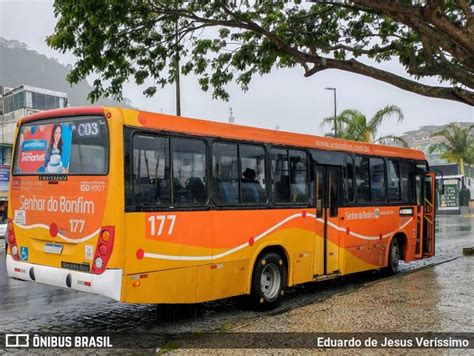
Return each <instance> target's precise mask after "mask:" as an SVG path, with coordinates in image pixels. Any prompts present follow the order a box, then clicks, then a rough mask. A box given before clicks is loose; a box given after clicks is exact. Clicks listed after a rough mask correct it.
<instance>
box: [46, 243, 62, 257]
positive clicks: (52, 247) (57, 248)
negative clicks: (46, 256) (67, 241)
mask: <svg viewBox="0 0 474 356" xmlns="http://www.w3.org/2000/svg"><path fill="white" fill-rule="evenodd" d="M44 252H46V253H52V254H54V255H60V254H61V253H62V252H63V245H60V244H50V243H47V244H45V245H44Z"/></svg>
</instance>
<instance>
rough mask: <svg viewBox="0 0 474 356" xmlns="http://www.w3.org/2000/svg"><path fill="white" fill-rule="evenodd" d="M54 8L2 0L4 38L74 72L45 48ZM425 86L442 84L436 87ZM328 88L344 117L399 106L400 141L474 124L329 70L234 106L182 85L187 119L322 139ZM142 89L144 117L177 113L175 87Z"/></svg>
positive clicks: (269, 86) (291, 73) (393, 67)
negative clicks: (439, 127)
mask: <svg viewBox="0 0 474 356" xmlns="http://www.w3.org/2000/svg"><path fill="white" fill-rule="evenodd" d="M52 4H53V1H52V0H0V36H2V37H4V38H6V39H8V40H18V41H21V42H24V43H26V44H27V45H28V46H29V48H30V49H33V50H36V51H38V52H39V53H41V54H44V55H46V56H48V57H54V58H56V59H58V61H59V62H61V63H64V64H68V63H69V64H73V63H74V57H73V56H72V55H70V54H61V53H58V52H56V51H54V50H52V49H50V48H49V47H48V46H47V45H46V43H45V38H46V36H47V35H49V34H51V33H52V32H53V29H54V25H55V18H54V14H53V7H52ZM0 65H1V63H0ZM381 66H382V67H383V68H384V69H385V70H390V71H393V72H396V73H403V70H402V69H401V68H400V66H399V65H398V64H397V63H396V62H395V61H392V62H387V63H383V64H382V65H381ZM0 82H1V78H0ZM426 83H428V84H435V85H436V84H437V83H436V81H427V82H426ZM25 84H27V83H25ZM325 87H335V88H337V110H338V112H340V111H342V110H344V109H349V108H350V109H357V110H360V111H361V112H363V113H364V114H366V115H367V116H369V117H370V116H372V115H373V114H374V113H375V112H376V111H377V110H378V109H380V108H382V107H384V106H385V105H389V104H395V105H398V106H400V107H401V108H402V110H403V113H404V114H405V120H404V121H403V122H402V123H399V124H398V123H396V122H395V120H394V121H393V122H388V121H387V123H386V125H384V127H383V128H382V129H381V130H380V134H402V133H403V132H405V131H408V130H414V129H417V128H418V127H419V126H422V125H430V124H444V123H448V122H450V121H470V122H473V123H474V109H473V108H472V107H470V106H468V105H464V104H460V103H456V102H452V101H448V100H440V99H431V98H426V97H423V96H420V95H417V94H413V93H410V92H406V91H403V90H401V89H398V88H396V87H394V86H391V85H389V84H386V83H383V82H379V81H376V80H373V79H370V78H366V77H363V76H359V75H355V74H351V73H347V72H342V71H336V70H326V71H323V72H321V73H318V74H316V75H313V76H312V77H310V78H305V77H304V76H303V70H302V69H300V68H294V69H285V70H274V71H273V72H272V73H271V74H269V75H266V76H264V77H256V78H255V79H254V80H253V81H252V83H251V85H250V90H249V91H248V92H246V93H243V92H241V91H240V89H239V88H238V87H237V86H235V85H230V86H229V92H230V94H231V98H230V101H229V102H223V101H221V100H213V99H212V98H211V93H210V92H208V93H205V92H202V91H201V90H200V89H199V86H198V85H197V83H196V80H195V78H193V77H185V78H183V80H182V99H181V101H182V115H183V116H189V117H197V118H203V119H208V120H214V121H226V120H227V119H228V117H229V108H230V107H232V109H233V113H234V117H235V119H236V123H239V124H244V125H251V126H257V127H265V128H275V126H277V125H278V126H279V128H280V129H281V130H285V131H293V132H301V133H308V134H322V133H324V132H327V131H329V128H323V129H321V127H320V123H321V121H322V119H323V118H325V117H328V116H332V115H333V105H334V104H333V94H332V92H330V91H328V90H325V89H324V88H325ZM144 89H145V87H137V86H136V85H135V84H134V83H133V82H131V83H129V84H127V85H126V87H125V89H124V96H125V97H128V98H129V99H130V100H131V101H132V105H133V106H135V107H138V108H140V109H143V110H148V111H157V112H164V113H169V114H174V113H175V97H174V87H168V88H165V89H164V90H163V91H159V92H158V94H157V95H155V96H154V97H153V98H147V97H145V96H144V95H143V94H142V91H143V90H144ZM71 104H74V103H71Z"/></svg>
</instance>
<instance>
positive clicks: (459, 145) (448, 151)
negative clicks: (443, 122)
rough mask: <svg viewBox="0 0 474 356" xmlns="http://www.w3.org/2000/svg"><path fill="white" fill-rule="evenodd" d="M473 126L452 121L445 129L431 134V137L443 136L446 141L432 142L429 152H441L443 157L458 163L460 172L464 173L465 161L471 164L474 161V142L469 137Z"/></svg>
mask: <svg viewBox="0 0 474 356" xmlns="http://www.w3.org/2000/svg"><path fill="white" fill-rule="evenodd" d="M473 128H474V125H471V126H470V127H465V128H462V127H460V126H459V125H457V124H456V123H454V122H453V123H450V124H449V125H448V126H447V127H445V128H444V129H443V130H441V131H439V132H436V133H434V134H433V135H431V137H443V138H444V141H443V142H439V143H434V144H432V145H431V146H430V148H429V152H430V153H433V152H435V151H437V152H441V158H442V159H445V160H447V161H448V162H453V163H456V164H457V165H458V167H459V173H460V174H461V175H464V163H467V164H469V165H471V164H473V161H474V159H473V157H472V155H473V152H472V151H473V150H474V148H472V147H471V146H472V145H473V144H474V142H473V140H472V139H471V138H470V137H469V133H470V131H471V130H472V129H473Z"/></svg>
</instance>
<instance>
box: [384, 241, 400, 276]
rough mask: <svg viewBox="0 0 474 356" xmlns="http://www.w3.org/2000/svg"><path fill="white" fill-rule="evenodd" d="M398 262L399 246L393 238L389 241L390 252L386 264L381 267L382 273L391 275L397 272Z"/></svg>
mask: <svg viewBox="0 0 474 356" xmlns="http://www.w3.org/2000/svg"><path fill="white" fill-rule="evenodd" d="M399 264H400V248H399V246H398V240H397V239H396V238H394V239H393V240H392V242H391V243H390V253H389V255H388V261H387V266H386V267H385V268H383V270H382V271H383V272H384V274H386V275H387V276H392V275H394V274H395V273H397V272H398V265H399Z"/></svg>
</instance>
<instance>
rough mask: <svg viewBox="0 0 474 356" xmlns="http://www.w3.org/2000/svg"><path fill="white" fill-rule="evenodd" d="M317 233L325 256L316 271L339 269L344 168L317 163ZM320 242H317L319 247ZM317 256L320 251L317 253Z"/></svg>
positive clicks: (332, 271)
mask: <svg viewBox="0 0 474 356" xmlns="http://www.w3.org/2000/svg"><path fill="white" fill-rule="evenodd" d="M314 169H315V185H316V186H315V189H314V192H315V197H314V198H315V202H316V234H317V235H319V236H321V237H322V238H323V246H322V248H323V254H322V255H323V258H322V260H318V259H315V263H316V266H315V271H316V272H317V271H322V273H324V274H331V273H337V272H338V271H339V235H340V232H339V229H338V228H339V218H338V215H339V209H338V207H339V206H340V202H341V201H342V168H341V167H335V166H322V165H315V168H314ZM317 246H318V244H316V248H317ZM315 255H316V256H317V255H318V253H316V254H315Z"/></svg>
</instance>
